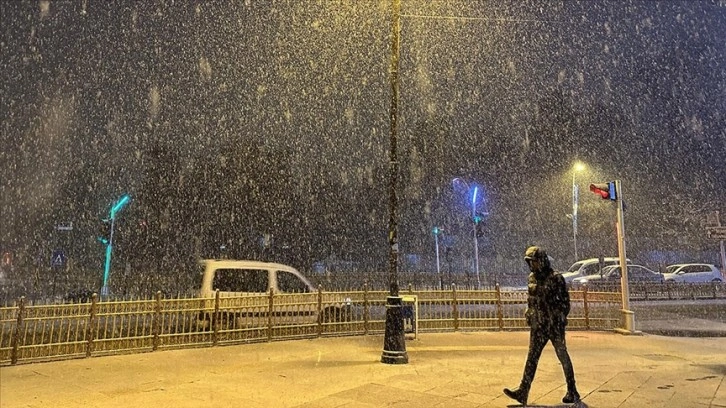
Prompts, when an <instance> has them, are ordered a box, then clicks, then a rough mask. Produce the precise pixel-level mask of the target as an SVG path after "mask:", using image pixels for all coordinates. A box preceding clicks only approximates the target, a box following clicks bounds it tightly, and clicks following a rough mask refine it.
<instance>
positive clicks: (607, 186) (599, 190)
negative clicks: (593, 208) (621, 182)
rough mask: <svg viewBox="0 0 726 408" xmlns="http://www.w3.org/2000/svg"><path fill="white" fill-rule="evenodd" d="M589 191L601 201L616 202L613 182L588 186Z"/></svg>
mask: <svg viewBox="0 0 726 408" xmlns="http://www.w3.org/2000/svg"><path fill="white" fill-rule="evenodd" d="M590 191H592V192H593V193H595V194H597V195H599V196H600V197H602V199H603V200H611V201H616V200H617V199H618V194H617V192H616V190H615V182H614V181H610V182H607V183H595V184H590Z"/></svg>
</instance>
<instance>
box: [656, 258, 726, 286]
mask: <svg viewBox="0 0 726 408" xmlns="http://www.w3.org/2000/svg"><path fill="white" fill-rule="evenodd" d="M663 279H664V280H665V281H666V282H686V283H697V282H722V281H723V276H721V271H719V270H718V268H716V266H714V265H711V264H695V263H693V264H675V265H669V266H668V267H666V272H665V273H664V274H663Z"/></svg>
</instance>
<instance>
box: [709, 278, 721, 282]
mask: <svg viewBox="0 0 726 408" xmlns="http://www.w3.org/2000/svg"><path fill="white" fill-rule="evenodd" d="M711 282H714V283H719V282H721V279H719V278H713V280H712V281H711Z"/></svg>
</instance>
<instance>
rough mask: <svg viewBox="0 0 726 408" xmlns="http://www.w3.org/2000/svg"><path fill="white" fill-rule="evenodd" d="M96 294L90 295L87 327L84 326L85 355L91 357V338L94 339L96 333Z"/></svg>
mask: <svg viewBox="0 0 726 408" xmlns="http://www.w3.org/2000/svg"><path fill="white" fill-rule="evenodd" d="M97 307H98V294H96V293H94V294H93V295H91V310H90V311H89V312H88V327H87V328H86V357H91V354H93V340H95V334H96V323H98V319H97V317H96V314H97V313H98V310H97Z"/></svg>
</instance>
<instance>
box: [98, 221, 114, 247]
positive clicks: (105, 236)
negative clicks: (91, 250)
mask: <svg viewBox="0 0 726 408" xmlns="http://www.w3.org/2000/svg"><path fill="white" fill-rule="evenodd" d="M110 238H111V220H108V219H103V220H101V224H100V225H99V227H98V236H97V237H96V239H97V240H98V242H100V243H102V244H104V245H108V240H109V239H110Z"/></svg>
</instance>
